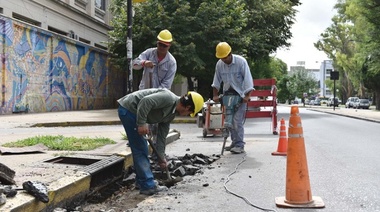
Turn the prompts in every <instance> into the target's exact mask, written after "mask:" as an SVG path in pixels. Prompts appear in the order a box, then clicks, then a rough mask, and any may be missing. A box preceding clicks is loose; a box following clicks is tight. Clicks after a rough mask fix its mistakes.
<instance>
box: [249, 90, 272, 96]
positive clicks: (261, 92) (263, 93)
mask: <svg viewBox="0 0 380 212" xmlns="http://www.w3.org/2000/svg"><path fill="white" fill-rule="evenodd" d="M272 95H273V94H272V93H271V92H270V90H254V91H252V92H251V96H272Z"/></svg>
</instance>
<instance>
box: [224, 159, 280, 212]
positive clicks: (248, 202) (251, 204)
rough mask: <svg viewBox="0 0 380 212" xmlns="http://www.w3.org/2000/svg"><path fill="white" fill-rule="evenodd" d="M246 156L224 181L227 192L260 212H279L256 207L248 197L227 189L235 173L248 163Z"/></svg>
mask: <svg viewBox="0 0 380 212" xmlns="http://www.w3.org/2000/svg"><path fill="white" fill-rule="evenodd" d="M246 156H247V153H244V155H243V158H242V160H241V161H240V162H239V163H238V164H236V166H235V170H234V171H233V172H231V173H230V174H229V175H228V176H227V179H226V180H225V181H224V184H223V186H224V189H225V190H226V191H227V193H230V194H232V195H234V196H236V197H238V198H240V199H243V200H244V201H245V202H246V203H247V204H248V205H250V206H252V207H254V208H257V209H260V210H262V211H273V212H277V211H276V210H274V209H267V208H262V207H259V206H257V205H255V204H253V203H252V202H250V201H249V200H248V199H247V198H246V197H244V196H242V195H239V194H237V193H235V192H233V191H231V190H230V189H228V187H227V183H228V182H229V181H230V177H231V176H232V175H233V174H235V173H236V172H237V170H238V168H239V166H240V165H241V164H242V163H244V162H245V161H246V159H245V158H246Z"/></svg>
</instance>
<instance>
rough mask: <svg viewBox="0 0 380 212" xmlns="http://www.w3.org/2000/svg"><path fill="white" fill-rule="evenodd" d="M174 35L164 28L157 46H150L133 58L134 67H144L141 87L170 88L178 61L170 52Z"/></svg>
mask: <svg viewBox="0 0 380 212" xmlns="http://www.w3.org/2000/svg"><path fill="white" fill-rule="evenodd" d="M172 41H173V37H172V34H171V33H170V32H169V30H167V29H165V30H162V31H161V32H160V33H159V34H158V36H157V47H154V48H149V49H147V50H145V51H144V52H142V53H141V54H140V55H139V56H138V57H137V58H136V59H134V60H133V69H136V70H139V69H141V68H144V70H143V75H142V79H141V81H140V85H139V89H140V90H141V89H146V88H167V89H170V88H171V86H172V84H173V80H174V76H175V73H176V71H177V61H176V59H175V58H174V57H173V55H172V54H171V53H170V52H169V49H170V46H171V44H172Z"/></svg>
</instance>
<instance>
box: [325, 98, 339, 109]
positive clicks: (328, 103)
mask: <svg viewBox="0 0 380 212" xmlns="http://www.w3.org/2000/svg"><path fill="white" fill-rule="evenodd" d="M334 105H335V107H338V106H339V98H338V97H335V100H334V97H330V98H329V99H328V100H327V106H328V107H332V106H334Z"/></svg>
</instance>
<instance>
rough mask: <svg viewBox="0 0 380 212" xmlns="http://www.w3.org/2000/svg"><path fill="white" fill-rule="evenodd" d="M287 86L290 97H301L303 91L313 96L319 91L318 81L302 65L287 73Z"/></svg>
mask: <svg viewBox="0 0 380 212" xmlns="http://www.w3.org/2000/svg"><path fill="white" fill-rule="evenodd" d="M287 87H288V90H289V93H290V97H291V99H294V98H295V97H298V98H301V97H303V94H304V93H307V94H308V96H315V95H316V94H317V93H319V90H318V88H319V87H318V82H317V80H316V79H315V78H314V75H313V74H312V73H311V72H309V71H307V70H305V68H303V67H302V68H299V69H297V70H295V71H294V72H292V73H290V74H289V80H288V82H287Z"/></svg>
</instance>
